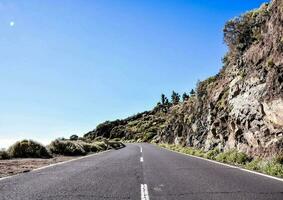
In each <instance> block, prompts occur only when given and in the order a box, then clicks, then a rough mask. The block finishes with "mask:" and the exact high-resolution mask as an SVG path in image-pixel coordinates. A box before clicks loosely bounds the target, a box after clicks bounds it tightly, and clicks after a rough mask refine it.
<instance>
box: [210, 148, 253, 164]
mask: <svg viewBox="0 0 283 200" xmlns="http://www.w3.org/2000/svg"><path fill="white" fill-rule="evenodd" d="M215 159H216V160H217V161H219V162H224V163H229V164H239V165H244V164H245V163H246V162H248V161H249V157H248V156H247V155H246V154H245V153H243V152H238V151H237V150H229V151H227V152H222V153H220V154H218V155H217V156H216V157H215Z"/></svg>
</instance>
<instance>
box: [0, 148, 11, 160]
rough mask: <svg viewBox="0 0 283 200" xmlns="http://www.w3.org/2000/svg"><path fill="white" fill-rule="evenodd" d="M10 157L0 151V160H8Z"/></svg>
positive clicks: (5, 152)
mask: <svg viewBox="0 0 283 200" xmlns="http://www.w3.org/2000/svg"><path fill="white" fill-rule="evenodd" d="M9 158H10V156H9V154H8V153H7V151H5V150H0V160H5V159H9Z"/></svg>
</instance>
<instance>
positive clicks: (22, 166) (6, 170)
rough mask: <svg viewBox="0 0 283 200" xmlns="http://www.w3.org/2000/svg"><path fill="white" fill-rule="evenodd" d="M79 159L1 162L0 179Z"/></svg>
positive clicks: (64, 157) (29, 159) (56, 158)
mask: <svg viewBox="0 0 283 200" xmlns="http://www.w3.org/2000/svg"><path fill="white" fill-rule="evenodd" d="M74 158H78V157H71V156H69V157H67V156H59V157H55V158H50V159H31V158H26V159H10V160H0V178H2V177H6V176H11V175H15V174H19V173H25V172H29V171H31V170H33V169H36V168H39V167H43V166H46V165H51V164H54V163H58V162H63V161H67V160H71V159H74Z"/></svg>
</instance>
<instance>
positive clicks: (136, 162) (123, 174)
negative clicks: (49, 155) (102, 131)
mask: <svg viewBox="0 0 283 200" xmlns="http://www.w3.org/2000/svg"><path fill="white" fill-rule="evenodd" d="M141 157H142V158H141ZM0 199H1V200H2V199H4V200H15V199H19V200H26V199H28V200H33V199H68V200H79V199H87V200H89V199H92V200H93V199H95V200H99V199H108V200H109V199H110V200H111V199H117V200H118V199H133V200H140V199H142V200H149V199H150V200H159V199H160V200H163V199H164V200H165V199H166V200H169V199H170V200H181V199H182V200H191V199H197V200H200V199H205V200H207V199H217V200H222V199H223V200H230V199H237V200H241V199H256V200H261V199H264V200H266V199H278V200H279V199H280V200H282V199H283V182H281V181H278V180H274V179H270V178H268V177H264V176H260V175H256V174H253V173H249V172H245V171H242V170H239V169H237V168H230V167H227V166H223V165H220V164H216V163H212V162H209V161H205V160H201V159H198V158H194V157H189V156H186V155H182V154H178V153H174V152H171V151H168V150H165V149H161V148H159V147H156V146H154V145H151V144H128V145H127V147H126V148H123V149H120V150H112V151H109V152H104V153H101V154H97V155H94V156H90V157H87V158H83V159H80V160H75V161H72V162H68V163H64V164H61V165H57V166H52V167H48V168H45V169H41V170H38V171H32V172H29V173H25V174H21V175H18V176H14V177H11V178H8V179H4V180H0Z"/></svg>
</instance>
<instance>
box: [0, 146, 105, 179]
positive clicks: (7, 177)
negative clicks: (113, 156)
mask: <svg viewBox="0 0 283 200" xmlns="http://www.w3.org/2000/svg"><path fill="white" fill-rule="evenodd" d="M108 151H110V150H106V151H102V152H99V153H94V154H91V155H87V156H82V157H79V158H74V159H71V160H67V161H64V162H58V163H54V164H50V165H46V166H43V167H39V168H36V169H33V170H31V171H29V172H34V171H39V170H42V169H46V168H49V167H53V166H56V165H62V164H65V163H69V162H73V161H76V160H81V159H84V158H88V157H91V156H96V155H99V154H102V153H105V152H108ZM20 174H23V173H19V174H15V175H12V176H6V177H2V178H0V181H2V180H5V179H9V178H12V177H15V176H19V175H20Z"/></svg>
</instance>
